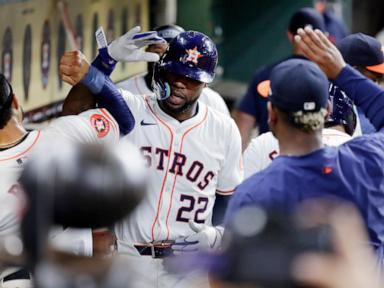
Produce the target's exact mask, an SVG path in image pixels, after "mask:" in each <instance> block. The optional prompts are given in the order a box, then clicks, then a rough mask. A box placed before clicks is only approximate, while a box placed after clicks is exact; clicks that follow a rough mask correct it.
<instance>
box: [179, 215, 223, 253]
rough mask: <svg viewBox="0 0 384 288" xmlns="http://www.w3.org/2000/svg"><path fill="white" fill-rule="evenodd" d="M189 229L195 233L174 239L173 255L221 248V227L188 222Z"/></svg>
mask: <svg viewBox="0 0 384 288" xmlns="http://www.w3.org/2000/svg"><path fill="white" fill-rule="evenodd" d="M189 227H191V229H192V230H193V231H194V232H195V234H192V235H190V236H187V237H181V238H179V239H176V241H175V243H174V244H173V245H172V250H173V254H175V255H183V254H188V253H193V252H198V251H209V250H215V249H218V248H219V247H220V246H221V240H222V238H223V232H224V228H223V227H221V226H216V227H213V226H208V225H206V224H199V223H195V222H193V221H191V220H190V221H189Z"/></svg>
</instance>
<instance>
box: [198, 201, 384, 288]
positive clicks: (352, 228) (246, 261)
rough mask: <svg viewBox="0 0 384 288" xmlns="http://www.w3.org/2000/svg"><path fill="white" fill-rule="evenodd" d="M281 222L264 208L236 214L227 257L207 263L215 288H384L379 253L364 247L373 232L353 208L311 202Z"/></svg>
mask: <svg viewBox="0 0 384 288" xmlns="http://www.w3.org/2000/svg"><path fill="white" fill-rule="evenodd" d="M276 216H277V215H276V214H273V212H272V211H269V212H268V213H266V211H264V210H262V209H260V208H258V207H248V208H243V209H241V210H239V211H237V212H236V214H235V215H234V217H233V218H232V219H231V220H232V221H231V225H230V227H229V228H227V230H226V233H227V234H226V235H225V237H224V243H225V244H224V248H223V251H222V253H221V254H220V255H212V256H210V258H208V259H210V262H209V261H207V262H208V263H209V264H208V266H209V267H210V268H209V269H210V270H211V275H212V280H213V281H212V283H213V285H212V287H222V288H224V287H225V288H231V287H265V288H272V287H273V288H286V287H301V288H304V287H307V288H309V287H311V288H367V287H370V288H379V287H382V286H383V285H384V279H383V277H382V276H380V275H378V274H377V270H376V269H375V265H376V258H375V256H374V252H373V250H372V249H370V248H367V247H365V246H364V243H366V242H367V241H368V236H367V231H366V229H365V227H364V223H363V220H362V219H361V216H360V215H359V212H358V211H356V209H355V208H354V207H353V206H351V205H348V204H346V203H342V204H340V203H339V204H336V205H335V203H332V202H323V201H321V202H313V201H312V202H311V201H309V202H308V203H304V204H302V205H300V206H299V207H298V210H297V211H295V212H294V214H293V215H291V217H285V218H284V217H280V218H279V217H276ZM249 217H253V218H252V220H250V218H249ZM289 219H290V220H289ZM289 222H290V223H289ZM287 224H289V226H287ZM293 226H295V227H293ZM294 231H295V232H296V233H295V234H294V235H290V234H289V233H292V232H294ZM289 239H290V240H289ZM200 261H201V260H200Z"/></svg>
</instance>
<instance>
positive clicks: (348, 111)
mask: <svg viewBox="0 0 384 288" xmlns="http://www.w3.org/2000/svg"><path fill="white" fill-rule="evenodd" d="M329 100H330V101H331V103H332V112H331V114H330V115H329V118H328V120H327V121H326V123H325V125H326V127H330V126H334V125H340V124H341V125H343V126H344V128H345V132H346V133H348V134H349V135H352V134H353V132H354V131H355V128H356V114H355V111H354V109H353V101H352V100H351V99H350V98H348V97H347V95H345V93H344V92H343V91H341V90H340V89H339V88H338V87H337V86H335V85H333V84H330V86H329Z"/></svg>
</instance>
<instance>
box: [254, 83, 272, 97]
mask: <svg viewBox="0 0 384 288" xmlns="http://www.w3.org/2000/svg"><path fill="white" fill-rule="evenodd" d="M270 90H271V81H270V80H265V81H263V82H260V83H259V85H257V92H258V93H259V94H260V95H261V96H263V97H265V98H267V97H268V96H269V94H270V93H269V91H270Z"/></svg>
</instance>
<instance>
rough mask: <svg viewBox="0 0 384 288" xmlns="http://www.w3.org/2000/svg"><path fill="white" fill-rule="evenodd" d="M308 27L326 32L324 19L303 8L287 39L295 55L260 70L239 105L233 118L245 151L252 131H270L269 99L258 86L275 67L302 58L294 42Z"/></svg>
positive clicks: (292, 23)
mask: <svg viewBox="0 0 384 288" xmlns="http://www.w3.org/2000/svg"><path fill="white" fill-rule="evenodd" d="M307 25H311V26H312V27H313V28H314V29H320V30H321V31H325V24H324V19H323V17H322V16H321V15H320V13H318V12H317V11H316V10H315V9H313V8H309V7H306V8H302V9H300V10H298V11H297V12H295V13H294V14H293V15H292V17H291V19H290V22H289V25H288V27H287V28H288V31H287V37H288V40H289V41H290V43H291V44H292V48H293V55H291V56H290V57H289V58H285V59H283V60H280V61H278V62H276V63H274V64H272V65H268V66H265V67H262V68H261V69H259V70H258V71H257V72H256V73H255V75H254V76H253V78H252V82H251V83H250V85H249V87H248V90H247V93H246V94H245V95H244V96H243V98H242V99H241V101H240V102H239V103H238V105H237V107H236V109H235V111H234V113H233V118H234V120H235V122H236V124H237V126H238V127H239V130H240V134H241V140H242V147H243V151H244V150H245V148H247V146H248V143H249V141H250V139H251V134H252V133H251V132H252V129H253V128H254V127H255V126H257V127H258V129H259V134H262V133H265V132H268V131H269V128H268V123H267V119H268V112H267V102H268V99H267V98H265V97H263V96H261V95H260V94H259V93H258V91H257V86H258V84H259V83H260V82H262V81H264V80H268V79H269V76H270V74H271V70H272V69H273V67H275V66H276V65H278V64H279V63H281V62H282V61H284V60H287V59H291V58H302V57H303V56H302V53H301V52H300V50H299V49H298V47H297V45H296V44H295V42H294V41H293V38H294V35H295V34H296V31H297V29H298V28H304V27H305V26H307Z"/></svg>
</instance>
